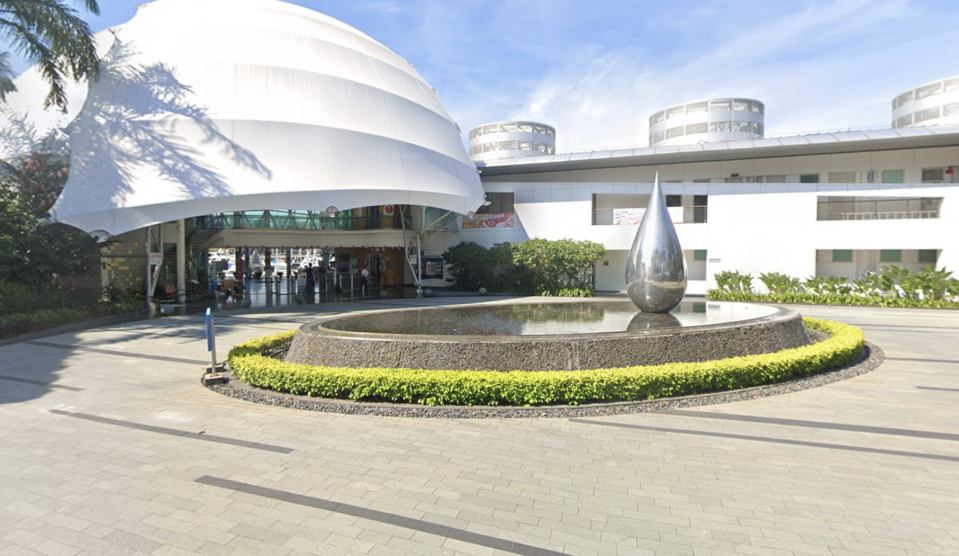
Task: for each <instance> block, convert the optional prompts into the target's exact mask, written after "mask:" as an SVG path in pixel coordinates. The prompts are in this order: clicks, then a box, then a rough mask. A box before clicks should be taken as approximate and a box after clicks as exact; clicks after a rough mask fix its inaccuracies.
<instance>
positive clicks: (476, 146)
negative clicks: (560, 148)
mask: <svg viewBox="0 0 959 556" xmlns="http://www.w3.org/2000/svg"><path fill="white" fill-rule="evenodd" d="M544 154H556V128H555V127H553V126H550V125H546V124H542V123H539V122H522V121H509V122H492V123H488V124H483V125H479V126H476V127H474V128H473V129H472V130H471V131H470V158H472V159H473V161H474V162H483V161H486V160H496V159H498V158H520V157H524V156H539V155H544Z"/></svg>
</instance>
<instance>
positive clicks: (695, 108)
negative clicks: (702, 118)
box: [686, 102, 709, 114]
mask: <svg viewBox="0 0 959 556" xmlns="http://www.w3.org/2000/svg"><path fill="white" fill-rule="evenodd" d="M708 109H709V106H708V105H707V103H705V102H694V103H692V104H687V105H686V113H687V114H695V113H697V112H705V111H706V110H708Z"/></svg>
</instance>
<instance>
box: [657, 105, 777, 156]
mask: <svg viewBox="0 0 959 556" xmlns="http://www.w3.org/2000/svg"><path fill="white" fill-rule="evenodd" d="M765 115H766V105H765V104H763V103H762V102H760V101H758V100H755V99H751V98H713V99H709V100H700V101H696V102H687V103H684V104H677V105H676V106H671V107H669V108H667V109H665V110H660V111H659V112H656V113H655V114H653V115H652V116H650V117H649V145H650V146H651V147H655V146H668V145H695V144H698V143H715V142H719V141H740V140H747V139H762V138H763V135H764V134H765V132H766V128H765V123H766V120H765Z"/></svg>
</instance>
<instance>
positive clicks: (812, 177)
mask: <svg viewBox="0 0 959 556" xmlns="http://www.w3.org/2000/svg"><path fill="white" fill-rule="evenodd" d="M799 183H819V174H802V175H801V176H799Z"/></svg>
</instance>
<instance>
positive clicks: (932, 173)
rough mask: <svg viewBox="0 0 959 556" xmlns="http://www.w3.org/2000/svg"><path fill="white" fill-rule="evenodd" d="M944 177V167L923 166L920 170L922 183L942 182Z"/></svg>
mask: <svg viewBox="0 0 959 556" xmlns="http://www.w3.org/2000/svg"><path fill="white" fill-rule="evenodd" d="M944 177H945V168H925V169H923V171H922V183H942V182H943V181H944Z"/></svg>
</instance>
